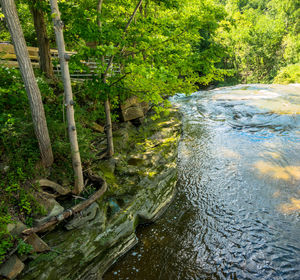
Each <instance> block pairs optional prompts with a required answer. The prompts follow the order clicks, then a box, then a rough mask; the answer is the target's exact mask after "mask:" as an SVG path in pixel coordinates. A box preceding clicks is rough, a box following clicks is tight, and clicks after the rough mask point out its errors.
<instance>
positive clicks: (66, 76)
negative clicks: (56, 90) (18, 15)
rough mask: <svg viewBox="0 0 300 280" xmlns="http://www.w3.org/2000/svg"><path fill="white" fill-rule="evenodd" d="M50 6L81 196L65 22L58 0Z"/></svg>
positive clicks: (72, 151)
mask: <svg viewBox="0 0 300 280" xmlns="http://www.w3.org/2000/svg"><path fill="white" fill-rule="evenodd" d="M50 4H51V11H52V18H53V25H54V31H55V35H56V43H57V48H58V54H59V61H60V67H61V73H62V79H63V83H64V91H65V101H66V104H65V106H66V108H67V121H68V133H69V139H70V143H71V153H72V163H73V169H74V175H75V188H74V190H73V192H74V193H75V194H79V193H81V191H82V190H83V187H84V182H83V174H82V167H81V159H80V153H79V147H78V141H77V131H76V126H75V118H74V106H73V105H74V101H73V93H72V87H71V79H70V72H69V64H68V60H69V58H70V57H69V55H68V54H67V53H66V50H65V42H64V35H63V22H62V21H61V19H60V13H59V9H58V5H57V0H50Z"/></svg>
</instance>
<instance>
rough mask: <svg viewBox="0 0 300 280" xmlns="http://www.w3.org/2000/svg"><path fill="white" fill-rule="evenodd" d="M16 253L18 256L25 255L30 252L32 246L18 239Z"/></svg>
mask: <svg viewBox="0 0 300 280" xmlns="http://www.w3.org/2000/svg"><path fill="white" fill-rule="evenodd" d="M17 240H18V246H17V252H18V254H19V255H20V256H22V255H27V254H30V253H31V252H32V249H33V248H32V246H31V245H30V244H28V243H26V242H25V241H24V240H23V239H20V238H18V239H17Z"/></svg>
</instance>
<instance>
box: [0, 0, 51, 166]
mask: <svg viewBox="0 0 300 280" xmlns="http://www.w3.org/2000/svg"><path fill="white" fill-rule="evenodd" d="M0 3H1V6H2V10H3V12H4V15H5V19H6V22H7V26H8V29H9V32H10V35H11V38H12V41H13V44H14V48H15V53H16V56H17V59H18V63H19V67H20V71H21V75H22V78H23V81H24V84H25V89H26V92H27V95H28V99H29V103H30V109H31V115H32V119H33V125H34V130H35V134H36V137H37V140H38V144H39V148H40V152H41V157H42V163H43V165H44V166H45V167H49V166H51V164H52V163H53V154H52V147H51V142H50V138H49V133H48V128H47V122H46V117H45V111H44V106H43V102H42V97H41V93H40V90H39V88H38V85H37V82H36V79H35V76H34V73H33V68H32V64H31V61H30V59H29V54H28V50H27V47H26V43H25V39H24V35H23V31H22V28H21V25H20V21H19V17H18V14H17V9H16V5H15V1H13V0H0Z"/></svg>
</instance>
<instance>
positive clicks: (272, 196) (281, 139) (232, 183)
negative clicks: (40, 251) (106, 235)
mask: <svg viewBox="0 0 300 280" xmlns="http://www.w3.org/2000/svg"><path fill="white" fill-rule="evenodd" d="M172 102H173V104H174V105H175V106H177V107H179V109H180V111H181V112H182V114H183V118H182V122H183V133H182V139H181V142H180V145H179V156H178V168H179V181H178V185H177V187H178V193H177V196H176V198H175V200H174V202H173V203H172V205H171V206H170V207H169V209H168V210H167V212H166V213H165V215H164V216H163V217H162V218H161V219H160V220H159V221H157V222H156V223H154V224H152V225H148V226H144V227H140V228H139V229H138V232H137V234H138V237H139V241H140V242H139V245H137V246H136V247H135V248H133V249H132V250H131V251H130V252H129V253H128V254H126V255H125V256H124V257H123V258H121V259H120V261H119V262H117V263H116V264H115V265H114V266H113V267H112V268H111V269H110V271H108V272H107V273H106V275H105V277H104V279H106V280H107V279H145V280H148V279H149V280H150V279H151V280H152V279H153V280H154V279H155V280H156V279H300V85H289V86H279V85H240V86H234V87H226V88H219V89H215V90H212V91H201V92H197V93H194V94H192V95H191V96H189V97H185V96H183V95H177V96H175V97H174V98H173V99H172Z"/></svg>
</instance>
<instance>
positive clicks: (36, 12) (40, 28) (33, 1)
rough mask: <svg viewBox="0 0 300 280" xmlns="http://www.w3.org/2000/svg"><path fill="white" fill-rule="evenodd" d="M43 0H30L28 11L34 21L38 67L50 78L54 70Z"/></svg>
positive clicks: (52, 76)
mask: <svg viewBox="0 0 300 280" xmlns="http://www.w3.org/2000/svg"><path fill="white" fill-rule="evenodd" d="M43 4H44V1H43V0H30V1H29V5H30V11H31V14H32V17H33V21H34V28H35V31H36V35H37V43H38V47H39V56H40V61H39V64H40V69H41V71H42V72H44V73H45V74H46V76H47V77H48V78H50V79H53V78H54V71H53V66H52V62H51V54H50V42H49V38H48V34H47V28H46V23H45V16H44V12H43Z"/></svg>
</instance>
